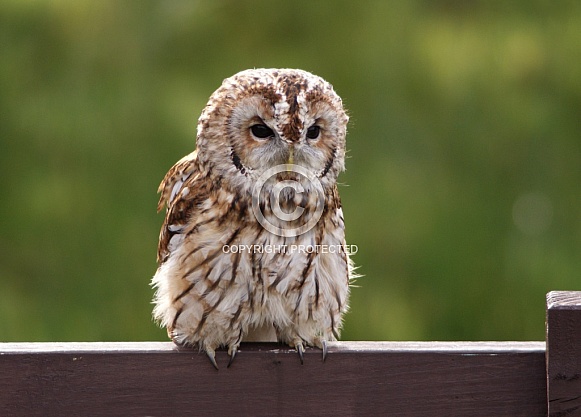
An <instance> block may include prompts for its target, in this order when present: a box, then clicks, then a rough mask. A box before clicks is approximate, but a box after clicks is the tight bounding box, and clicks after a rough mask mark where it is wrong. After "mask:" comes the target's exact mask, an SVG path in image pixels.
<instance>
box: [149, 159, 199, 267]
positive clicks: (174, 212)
mask: <svg viewBox="0 0 581 417" xmlns="http://www.w3.org/2000/svg"><path fill="white" fill-rule="evenodd" d="M199 177H200V168H199V165H198V153H197V151H194V152H192V153H191V154H189V155H186V156H185V157H183V158H182V159H180V160H179V161H178V162H176V164H175V165H174V166H173V167H171V169H170V170H169V171H168V172H167V174H165V177H164V178H163V180H162V181H161V184H159V188H158V189H157V192H158V193H161V195H160V197H159V202H158V203H157V211H158V212H159V211H161V209H163V207H164V206H167V212H166V215H165V221H164V222H163V225H162V227H161V231H160V233H159V244H158V247H157V262H158V263H159V264H160V265H161V264H162V263H163V262H164V261H165V260H166V259H167V258H168V256H169V254H170V252H171V249H172V248H171V247H170V242H171V240H172V237H173V236H174V235H176V234H180V233H181V232H182V230H183V229H184V228H185V226H187V223H188V220H189V219H190V217H191V216H192V215H193V214H194V212H195V209H196V206H197V204H198V203H199V202H200V201H203V200H204V199H205V198H206V197H207V196H204V195H201V194H203V193H199V192H197V191H200V190H197V188H199V187H196V182H197V180H198V179H199Z"/></svg>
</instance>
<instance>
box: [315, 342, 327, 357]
mask: <svg viewBox="0 0 581 417" xmlns="http://www.w3.org/2000/svg"><path fill="white" fill-rule="evenodd" d="M315 346H317V347H318V348H319V349H321V350H322V351H323V362H325V359H326V358H327V341H326V340H325V339H321V338H319V337H317V338H315Z"/></svg>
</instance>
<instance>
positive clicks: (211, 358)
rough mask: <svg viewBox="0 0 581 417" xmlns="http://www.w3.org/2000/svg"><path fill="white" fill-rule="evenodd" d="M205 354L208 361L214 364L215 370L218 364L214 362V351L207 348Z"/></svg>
mask: <svg viewBox="0 0 581 417" xmlns="http://www.w3.org/2000/svg"><path fill="white" fill-rule="evenodd" d="M206 355H208V359H210V363H211V364H212V365H214V368H216V371H218V370H219V369H218V364H217V363H216V352H215V351H214V349H210V348H207V349H206ZM228 366H229V365H228Z"/></svg>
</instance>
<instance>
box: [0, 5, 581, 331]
mask: <svg viewBox="0 0 581 417" xmlns="http://www.w3.org/2000/svg"><path fill="white" fill-rule="evenodd" d="M580 27H581V3H579V2H568V1H564V2H558V3H554V2H553V3H550V2H546V1H532V2H531V1H529V2H524V1H517V2H500V1H489V2H484V1H473V2H459V1H454V0H439V1H430V2H428V1H419V0H417V1H398V2H395V1H373V0H368V1H358V2H353V1H343V0H341V1H307V0H301V1H293V2H283V1H274V2H273V1H266V0H262V1H261V0H252V1H235V0H230V1H226V0H217V1H212V2H210V1H197V2H195V1H186V0H172V1H169V0H168V1H164V2H161V1H160V2H154V1H139V2H115V1H110V0H106V1H99V2H90V1H86V0H83V1H75V2H72V1H69V2H67V1H41V0H28V1H20V0H7V1H4V2H2V3H1V4H0V47H1V50H2V59H1V60H0V114H1V121H0V149H1V151H0V192H1V195H2V197H1V198H0V213H1V215H0V285H1V290H0V340H2V341H13V340H20V341H24V340H32V341H42V340H146V339H159V340H165V335H164V332H163V331H162V330H160V329H157V328H156V327H155V325H154V324H153V323H152V322H151V319H150V313H151V305H150V299H151V296H152V290H151V288H150V287H149V280H150V277H151V276H152V275H153V273H154V271H155V268H156V264H155V251H156V243H157V233H158V229H159V227H160V225H161V222H162V216H161V215H156V213H155V207H156V202H157V195H156V193H155V191H156V188H157V185H158V183H159V181H160V180H161V178H162V177H163V175H164V173H165V172H166V170H167V169H168V168H169V167H170V166H171V165H172V164H173V163H174V162H175V161H177V160H178V159H179V158H181V157H182V156H183V155H185V154H186V153H188V152H190V151H191V150H192V149H193V148H194V137H195V122H196V118H197V116H198V115H199V113H200V111H201V109H202V107H203V106H204V104H205V102H206V100H207V98H208V96H209V95H210V94H211V93H212V92H213V91H214V90H215V89H216V88H217V87H218V86H219V84H220V82H221V81H222V79H223V78H226V77H228V76H230V75H232V74H233V73H235V72H237V71H239V70H242V69H245V68H250V67H295V68H302V69H305V70H309V71H312V72H314V73H316V74H318V75H321V76H322V77H324V78H326V79H327V80H329V81H330V82H332V83H333V84H334V86H335V88H336V90H337V91H338V93H339V94H340V95H341V96H342V97H343V98H344V101H345V103H346V105H347V107H348V108H349V110H350V115H351V121H352V122H351V124H350V132H349V137H348V144H349V149H350V151H349V155H350V159H349V160H348V161H347V166H348V171H347V172H346V173H345V174H344V175H343V177H342V178H341V180H342V182H344V183H345V184H347V185H348V186H345V187H342V189H341V194H342V200H343V205H344V212H345V218H346V223H347V228H348V229H347V234H348V241H349V243H351V244H355V245H357V246H358V248H359V252H358V253H357V255H356V256H355V258H354V259H355V261H356V262H357V264H359V265H361V267H360V269H359V272H360V273H362V274H364V275H365V277H363V278H360V279H359V280H358V282H357V284H358V285H359V287H358V288H354V289H353V292H352V294H353V296H352V303H351V306H352V308H351V310H352V311H351V312H350V314H349V315H348V316H347V319H346V323H345V330H344V333H343V336H344V338H345V339H369V340H376V339H388V340H396V339H418V340H425V339H440V340H446V339H475V340H476V339H513V340H526V339H542V338H543V331H544V325H543V323H544V294H545V293H546V292H547V291H549V290H552V289H568V290H575V289H579V271H581V256H580V254H581V211H580V207H581V193H580V192H579V184H581V140H580V132H581V122H580V121H581V117H580V115H581V82H579V78H580V75H581V54H580V53H579V51H581V32H580V31H579V28H580Z"/></svg>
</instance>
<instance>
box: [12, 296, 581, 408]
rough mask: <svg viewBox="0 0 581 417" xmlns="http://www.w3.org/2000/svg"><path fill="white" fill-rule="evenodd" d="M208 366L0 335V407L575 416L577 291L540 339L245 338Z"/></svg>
mask: <svg viewBox="0 0 581 417" xmlns="http://www.w3.org/2000/svg"><path fill="white" fill-rule="evenodd" d="M217 360H218V364H219V365H220V366H221V368H220V370H219V371H216V370H215V369H214V368H213V367H212V366H211V365H210V364H209V362H208V360H207V358H206V357H205V355H203V354H199V353H198V352H197V351H192V350H187V349H178V348H176V347H175V346H174V345H173V344H171V343H166V342H137V343H0V416H19V415H22V416H100V415H103V416H116V415H128V416H186V415H195V416H293V417H297V416H334V417H340V416H406V417H414V416H445V417H448V416H486V417H492V416H510V417H516V416H526V417H535V416H547V415H550V416H551V417H557V416H567V417H569V416H581V292H551V293H549V294H548V295H547V338H546V341H545V342H337V343H332V344H330V346H329V354H328V356H327V360H326V361H325V362H324V363H323V362H322V358H321V352H320V351H319V350H316V349H307V352H306V353H305V361H304V362H305V363H304V365H301V364H300V361H299V358H298V355H297V354H296V352H295V351H293V350H290V349H288V348H286V347H284V346H282V345H278V344H255V343H247V344H243V345H242V346H241V349H240V351H239V353H238V355H237V356H236V360H235V361H234V363H233V365H232V366H231V367H230V368H226V364H227V362H228V357H227V355H226V352H224V351H220V352H218V353H217Z"/></svg>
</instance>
